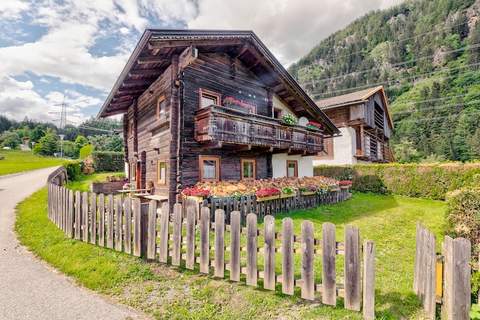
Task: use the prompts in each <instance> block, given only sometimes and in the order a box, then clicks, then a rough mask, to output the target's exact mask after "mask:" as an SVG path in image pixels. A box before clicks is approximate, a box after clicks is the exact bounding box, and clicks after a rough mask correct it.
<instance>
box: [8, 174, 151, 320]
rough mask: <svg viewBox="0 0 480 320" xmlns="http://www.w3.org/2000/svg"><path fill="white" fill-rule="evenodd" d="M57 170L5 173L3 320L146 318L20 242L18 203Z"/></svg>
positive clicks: (42, 184) (43, 183)
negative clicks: (53, 265) (59, 269)
mask: <svg viewBox="0 0 480 320" xmlns="http://www.w3.org/2000/svg"><path fill="white" fill-rule="evenodd" d="M53 170H54V169H52V168H47V169H40V170H35V171H30V172H27V173H23V174H15V175H12V176H6V177H0V319H2V320H10V319H12V320H23V319H36V320H40V319H48V320H56V319H62V320H63V319H75V320H76V319H89V320H93V319H102V320H103V319H105V320H107V319H144V316H142V315H138V314H137V313H135V312H134V311H132V310H130V309H128V308H127V307H124V306H120V305H117V304H115V303H113V302H111V301H108V299H107V298H105V297H103V296H100V295H97V294H95V293H93V292H91V291H89V290H87V289H84V288H80V287H78V286H76V285H75V284H74V283H72V281H71V280H69V279H68V278H67V277H65V276H64V275H62V274H60V273H58V272H56V271H55V270H53V269H52V268H50V267H49V266H47V265H46V264H45V263H43V262H41V261H39V260H38V259H37V258H35V257H34V256H33V255H32V254H31V253H30V252H28V251H27V250H26V249H25V248H24V247H22V246H21V245H20V244H19V242H18V240H17V238H16V236H15V233H14V222H15V212H14V210H15V206H16V204H17V203H18V202H19V201H21V200H22V199H24V198H25V197H27V196H29V195H30V194H32V193H33V192H35V191H36V190H38V189H39V188H41V187H42V186H44V185H45V183H46V180H47V176H48V174H49V173H50V172H52V171H53Z"/></svg>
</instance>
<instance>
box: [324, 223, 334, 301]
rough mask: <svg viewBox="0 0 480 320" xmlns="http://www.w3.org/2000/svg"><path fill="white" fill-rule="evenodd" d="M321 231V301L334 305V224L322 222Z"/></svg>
mask: <svg viewBox="0 0 480 320" xmlns="http://www.w3.org/2000/svg"><path fill="white" fill-rule="evenodd" d="M322 233H323V236H322V303H323V304H327V305H331V306H335V305H336V304H337V285H336V281H335V274H336V272H335V257H336V253H337V252H336V251H337V246H336V240H335V225H334V224H332V223H324V224H323V225H322Z"/></svg>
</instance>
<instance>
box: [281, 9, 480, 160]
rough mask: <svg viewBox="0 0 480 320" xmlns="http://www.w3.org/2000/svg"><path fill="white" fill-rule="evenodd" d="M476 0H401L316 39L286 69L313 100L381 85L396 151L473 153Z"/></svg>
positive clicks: (477, 142)
mask: <svg viewBox="0 0 480 320" xmlns="http://www.w3.org/2000/svg"><path fill="white" fill-rule="evenodd" d="M479 20H480V0H476V1H475V0H435V1H432V0H417V1H406V2H405V3H403V4H401V5H399V6H396V7H394V8H391V9H388V10H382V11H374V12H371V13H369V14H367V15H365V16H364V17H362V18H360V19H358V20H356V21H354V22H353V23H352V24H350V25H349V26H348V27H346V28H345V29H343V30H340V31H338V32H336V33H334V34H332V35H331V36H329V37H328V38H326V39H324V40H323V41H321V42H320V43H319V44H318V45H317V46H316V47H315V48H313V49H312V51H311V52H310V53H309V54H307V55H306V56H305V57H303V58H302V59H300V60H299V61H298V62H297V63H295V64H293V65H292V66H291V67H290V68H289V71H290V72H291V73H292V75H293V76H294V77H295V78H296V79H297V80H298V81H299V83H300V84H301V85H302V86H303V87H304V88H305V89H306V90H307V92H309V94H310V95H311V96H312V97H314V98H316V99H318V98H323V97H329V96H333V95H341V94H345V93H348V92H351V91H354V90H361V89H365V88H368V87H371V86H376V85H384V86H385V88H386V90H387V95H388V97H389V100H390V104H391V105H390V107H391V110H392V115H393V118H394V124H395V133H394V137H393V140H392V144H393V146H394V149H395V150H396V156H397V158H398V159H400V160H404V161H411V160H418V159H420V158H430V159H450V160H462V161H467V160H471V159H476V158H480V23H479V22H478V21H479Z"/></svg>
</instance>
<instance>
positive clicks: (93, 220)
mask: <svg viewBox="0 0 480 320" xmlns="http://www.w3.org/2000/svg"><path fill="white" fill-rule="evenodd" d="M67 221H68V219H67ZM67 229H68V227H67ZM90 243H91V244H96V243H97V194H95V193H92V194H90Z"/></svg>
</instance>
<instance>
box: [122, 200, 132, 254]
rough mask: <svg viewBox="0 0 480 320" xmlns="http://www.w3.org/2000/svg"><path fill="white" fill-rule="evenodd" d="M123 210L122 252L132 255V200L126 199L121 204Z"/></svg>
mask: <svg viewBox="0 0 480 320" xmlns="http://www.w3.org/2000/svg"><path fill="white" fill-rule="evenodd" d="M123 207H124V210H125V235H124V237H123V240H124V250H125V252H126V253H128V254H131V253H132V198H131V197H126V198H125V201H124V203H123Z"/></svg>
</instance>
